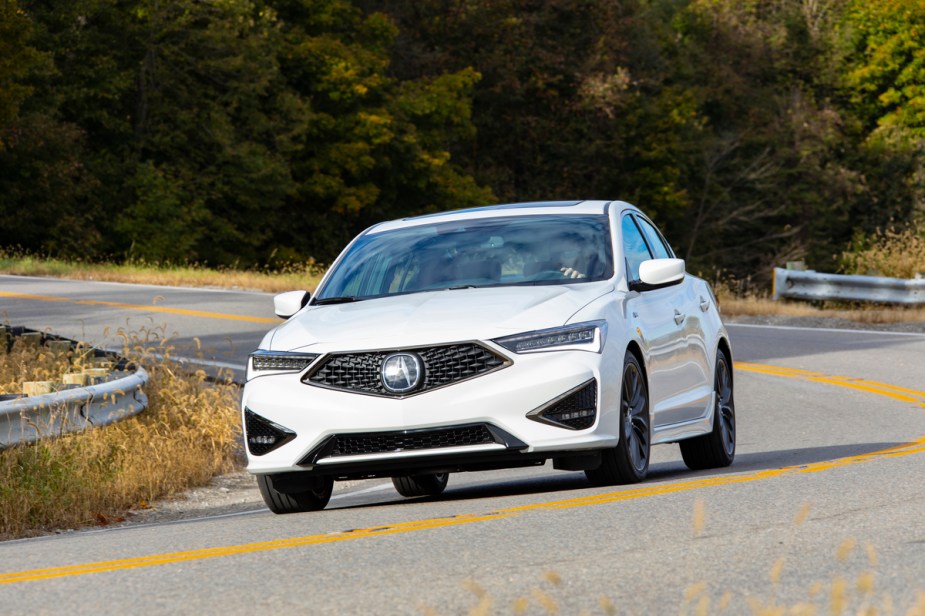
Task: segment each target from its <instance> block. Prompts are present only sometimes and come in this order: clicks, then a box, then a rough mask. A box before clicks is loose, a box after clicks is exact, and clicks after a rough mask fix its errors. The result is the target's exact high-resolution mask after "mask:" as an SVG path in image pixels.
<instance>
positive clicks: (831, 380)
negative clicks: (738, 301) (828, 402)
mask: <svg viewBox="0 0 925 616" xmlns="http://www.w3.org/2000/svg"><path fill="white" fill-rule="evenodd" d="M735 367H736V369H737V370H744V371H746V372H756V373H758V374H768V375H771V376H780V377H785V378H794V379H800V380H804V381H812V382H815V383H826V384H828V385H838V386H839V387H848V388H851V389H857V390H860V391H863V392H867V393H872V394H877V395H880V396H886V397H888V398H893V399H894V400H899V401H901V402H913V403H915V402H920V401H921V400H925V391H919V390H916V389H909V388H907V387H897V386H896V385H889V384H887V383H879V382H877V381H868V380H865V379H859V378H855V377H850V376H832V375H826V374H822V373H820V372H811V371H809V370H796V369H794V368H782V367H780V366H770V365H765V364H751V363H745V362H740V363H736V365H735ZM903 394H908V395H903ZM920 406H921V405H920Z"/></svg>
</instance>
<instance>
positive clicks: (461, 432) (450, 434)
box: [328, 424, 497, 458]
mask: <svg viewBox="0 0 925 616" xmlns="http://www.w3.org/2000/svg"><path fill="white" fill-rule="evenodd" d="M495 442H497V441H496V440H495V438H494V437H493V436H492V434H491V432H490V431H489V430H488V428H487V427H486V426H485V425H484V424H478V425H473V426H457V427H454V428H437V429H434V430H419V431H411V432H407V431H402V432H372V433H369V434H339V435H337V436H335V437H334V441H333V444H332V448H331V449H330V453H329V454H328V455H329V456H330V457H332V458H333V457H338V456H359V455H363V454H373V453H394V452H398V451H415V450H420V449H441V448H444V447H464V446H467V445H484V444H487V443H495Z"/></svg>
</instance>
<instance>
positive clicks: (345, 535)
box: [0, 363, 925, 584]
mask: <svg viewBox="0 0 925 616" xmlns="http://www.w3.org/2000/svg"><path fill="white" fill-rule="evenodd" d="M736 368H737V369H738V370H740V371H746V372H753V373H758V374H766V375H771V376H775V377H781V378H792V379H799V380H804V381H809V382H814V383H824V384H827V385H834V386H837V387H847V388H851V389H855V390H859V391H863V392H866V393H870V394H875V395H880V396H885V397H888V398H891V399H893V400H898V401H901V402H906V403H917V404H918V406H922V407H925V392H922V391H916V390H913V389H907V388H904V387H896V386H893V385H889V384H886V383H878V382H875V381H867V380H864V379H856V378H851V377H845V376H830V375H825V374H822V373H819V372H812V371H808V370H797V369H793V368H783V367H780V366H769V365H763V364H750V363H740V364H737V366H736ZM920 453H925V437H922V438H919V439H917V440H915V441H913V442H911V443H906V444H904V445H899V446H896V447H890V448H888V449H882V450H879V451H874V452H871V453H866V454H861V455H857V456H848V457H845V458H839V459H837V460H829V461H825V462H816V463H811V464H801V465H796V466H787V467H783V468H777V469H767V470H761V471H754V472H749V473H741V474H731V475H721V476H718V477H707V478H702V479H692V480H689V481H680V482H674V483H666V484H649V485H643V486H640V487H636V488H630V489H625V490H620V491H618V492H607V493H604V494H591V495H588V496H581V497H578V498H570V499H565V500H557V501H550V502H545V503H537V504H533V505H521V506H518V507H510V508H506V509H499V510H498V511H493V512H490V513H487V514H464V515H458V516H453V517H448V518H431V519H425V520H417V521H412V522H401V523H396V524H389V525H385V526H373V527H369V528H360V529H355V530H351V531H346V532H335V533H325V534H320V535H307V536H304V537H291V538H288V539H276V540H273V541H260V542H256V543H245V544H240V545H231V546H223V547H216V548H205V549H200V550H188V551H184V552H171V553H167V554H154V555H150V556H139V557H135V558H125V559H120V560H109V561H101V562H93V563H83V564H76V565H68V566H64V567H50V568H46V569H31V570H28V571H17V572H11V573H4V574H0V584H16V583H18V582H30V581H37V580H45V579H51V578H60V577H70V576H77V575H86V574H89V573H103V572H107V571H119V570H123V569H135V568H139V567H153V566H156V565H166V564H172V563H181V562H187V561H192V560H204V559H207V558H219V557H224V556H233V555H236V554H251V553H255V552H266V551H270V550H282V549H287V548H297V547H304V546H310V545H319V544H324V543H337V542H341V541H356V540H360V539H369V538H373V537H380V536H385V535H394V534H401V533H412V532H419V531H426V530H434V529H438V528H448V527H452V526H460V525H463V524H474V523H480V522H490V521H493V520H498V519H503V518H511V517H517V516H520V515H523V514H526V513H530V512H534V511H548V510H556V509H568V508H574V507H588V506H593V505H605V504H609V503H614V502H619V501H628V500H634V499H639V498H648V497H651V496H661V495H665V494H676V493H679V492H686V491H690V490H699V489H703V488H714V487H719V486H728V485H734V484H741V483H750V482H753V481H761V480H763V479H771V478H776V477H784V476H789V475H797V474H805V473H818V472H822V471H826V470H829V469H832V468H836V467H843V466H850V465H854V464H862V463H866V462H874V461H877V460H882V459H887V458H898V457H904V456H909V455H914V454H920Z"/></svg>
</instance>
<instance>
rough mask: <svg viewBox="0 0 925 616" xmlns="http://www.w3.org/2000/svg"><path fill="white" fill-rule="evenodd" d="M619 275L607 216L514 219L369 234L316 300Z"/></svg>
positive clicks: (352, 248)
mask: <svg viewBox="0 0 925 616" xmlns="http://www.w3.org/2000/svg"><path fill="white" fill-rule="evenodd" d="M612 275H613V255H612V250H611V243H610V225H609V221H608V219H607V217H606V216H593V215H557V216H548V215H547V216H509V217H499V218H484V219H474V220H460V221H455V222H443V223H435V224H430V225H420V226H415V227H409V228H405V229H395V230H392V231H383V232H381V233H375V232H374V233H369V234H367V235H364V236H362V237H361V238H359V239H358V240H357V241H356V242H355V243H354V244H353V245H352V246H351V247H350V250H349V252H348V253H347V254H346V255H345V256H344V258H343V259H342V260H341V261H340V262H339V263H338V264H337V265H336V266H335V269H334V270H333V271H332V272H331V275H330V277H329V279H328V282H327V283H326V284H325V285H324V287H322V288H321V289H319V290H318V294H317V295H316V298H315V301H316V302H319V303H321V302H324V301H325V300H328V301H339V300H342V301H355V300H358V299H365V298H371V297H383V296H387V295H398V294H402V293H413V292H417V291H430V290H438V289H454V288H467V287H496V286H507V285H554V284H573V283H585V282H593V281H598V280H606V279H608V278H610V277H611V276H612Z"/></svg>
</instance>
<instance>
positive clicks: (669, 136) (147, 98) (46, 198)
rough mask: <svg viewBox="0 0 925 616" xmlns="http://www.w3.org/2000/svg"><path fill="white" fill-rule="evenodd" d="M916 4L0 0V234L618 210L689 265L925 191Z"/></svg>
mask: <svg viewBox="0 0 925 616" xmlns="http://www.w3.org/2000/svg"><path fill="white" fill-rule="evenodd" d="M923 27H925V3H922V2H921V0H889V1H886V0H884V1H881V2H870V1H869V0H839V1H834V0H805V1H802V2H801V1H787V2H757V1H754V0H752V1H748V2H743V1H741V0H645V1H641V0H628V1H626V2H585V1H579V0H548V1H544V2H538V1H533V2H523V1H514V0H493V1H491V2H462V3H460V2H446V1H444V0H416V1H415V2H399V1H396V0H385V1H380V2H371V1H370V0H326V1H323V2H321V1H305V2H290V1H284V0H265V1H261V2H251V1H250V0H226V1H223V2H200V1H197V0H174V1H172V2H159V1H155V0H125V1H123V2H118V3H112V2H100V1H99V0H73V1H72V2H67V3H53V5H52V4H49V3H47V2H38V1H36V0H2V1H0V58H3V59H4V60H5V61H3V62H0V84H3V87H2V89H0V218H2V220H3V224H2V225H0V246H3V247H13V246H22V247H23V248H25V249H27V250H29V251H32V252H34V253H42V254H49V255H52V256H55V257H67V258H82V259H86V260H90V261H94V262H96V261H99V260H101V259H106V258H111V259H115V260H117V261H118V262H122V261H124V260H127V261H131V260H138V259H145V260H147V261H149V262H154V261H158V262H173V263H185V262H187V261H189V262H196V263H207V264H209V265H210V266H212V267H220V266H221V267H228V268H232V269H238V268H254V267H256V268H260V267H263V266H270V267H273V268H276V267H277V266H278V264H279V263H287V262H299V261H304V260H306V259H307V258H309V257H313V258H315V259H317V260H319V261H323V262H330V260H331V259H332V258H333V257H334V255H335V254H336V253H337V251H338V250H339V249H340V248H341V247H342V246H343V245H344V244H345V242H346V241H348V240H349V238H350V237H352V236H354V235H355V234H356V233H357V232H358V231H360V230H362V229H363V228H365V227H366V226H368V225H370V224H373V223H375V222H377V221H380V220H385V219H391V218H397V217H404V216H409V215H415V214H423V213H428V212H433V211H437V210H446V209H453V208H458V207H468V206H474V205H482V204H487V203H504V202H513V201H531V200H542V199H571V198H583V197H597V198H621V199H626V200H628V201H630V202H633V203H634V204H636V205H638V206H640V207H641V208H642V209H643V210H645V211H646V212H647V213H648V214H650V215H651V216H652V217H653V218H654V219H655V222H656V223H658V225H659V227H660V228H661V229H662V230H664V231H665V232H666V233H667V235H668V236H669V237H670V238H671V239H672V241H673V242H675V248H676V249H677V251H678V253H679V254H680V255H681V256H682V257H683V258H684V259H686V260H687V261H688V263H689V264H690V266H691V271H704V272H710V271H717V270H719V271H724V272H729V273H730V274H732V275H735V276H736V277H739V278H742V277H744V276H747V275H749V274H750V273H752V272H758V271H768V270H769V269H770V268H771V267H773V265H775V264H781V263H784V262H786V261H794V260H804V261H805V262H806V263H807V265H808V266H809V267H811V268H813V269H816V270H819V271H825V270H829V271H831V270H832V269H833V268H835V267H837V266H838V256H839V255H840V254H841V252H842V251H843V250H845V249H846V247H848V246H849V244H850V243H851V242H852V238H854V237H856V236H857V234H861V235H862V236H866V235H870V234H871V233H873V232H874V231H875V230H876V229H877V228H887V227H889V226H890V225H898V226H900V227H901V226H902V225H905V224H908V223H911V222H914V221H915V220H916V219H921V218H922V216H923V214H925V212H923V209H922V204H923V203H925V148H923V147H922V138H923V135H925V114H923V113H921V110H922V109H923V106H925V88H923V87H922V84H923V83H925V64H923V62H922V61H921V57H922V52H923V37H922V36H921V32H922V29H923Z"/></svg>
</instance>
